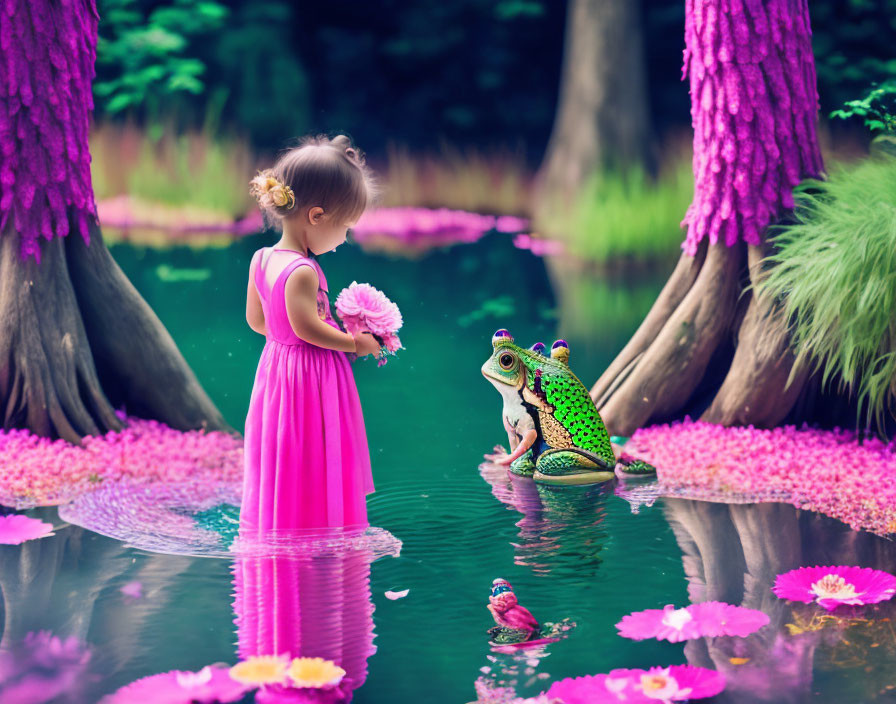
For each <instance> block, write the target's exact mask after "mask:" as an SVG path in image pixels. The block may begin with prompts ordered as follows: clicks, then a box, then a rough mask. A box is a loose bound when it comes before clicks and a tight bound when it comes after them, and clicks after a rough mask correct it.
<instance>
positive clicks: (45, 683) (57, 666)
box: [0, 509, 189, 703]
mask: <svg viewBox="0 0 896 704" xmlns="http://www.w3.org/2000/svg"><path fill="white" fill-rule="evenodd" d="M54 514H55V512H54V511H53V510H52V509H44V510H41V511H40V512H39V517H40V518H41V519H42V520H44V521H47V522H49V523H52V524H54V525H55V526H57V527H56V531H55V535H50V536H48V537H46V538H41V539H39V540H30V541H28V542H25V543H23V544H21V545H3V546H0V590H2V597H3V598H2V610H0V614H2V628H3V631H2V633H3V636H2V640H0V701H2V702H7V701H8V702H13V701H20V702H32V703H37V702H45V701H50V700H52V701H58V702H74V703H80V702H86V701H96V699H97V698H98V697H97V696H96V694H97V689H100V690H103V689H104V688H105V687H106V685H105V683H104V681H101V679H100V675H98V674H94V673H102V678H104V679H113V678H115V677H116V676H118V675H119V673H121V672H123V671H125V670H126V669H128V668H129V667H132V666H133V665H134V663H135V662H139V661H141V660H142V659H143V658H144V657H145V656H146V655H147V651H148V650H150V649H151V647H152V644H150V643H147V642H145V641H144V640H143V639H142V638H141V635H142V633H143V631H144V629H145V628H146V626H147V624H149V623H151V622H153V621H154V620H155V619H157V618H158V617H159V614H160V612H161V611H163V610H164V609H165V608H166V607H168V606H170V598H171V593H170V586H171V584H172V583H173V582H174V581H175V579H176V578H177V576H178V575H180V574H181V573H182V572H183V571H185V570H186V568H187V567H188V564H189V561H188V560H186V559H184V558H162V557H161V556H145V557H143V558H142V559H141V560H139V561H135V560H134V558H133V556H131V555H129V554H128V553H127V552H126V551H125V550H124V548H123V547H122V545H121V544H119V543H117V542H115V541H111V540H106V539H104V538H101V537H100V536H97V535H93V534H91V533H90V532H89V531H85V530H83V529H82V528H79V527H75V526H65V525H63V526H60V521H59V519H58V518H56V516H55V515H54ZM126 582H139V583H140V584H141V585H142V586H141V588H142V591H143V594H144V596H146V597H151V598H141V599H139V600H134V599H129V598H126V597H125V596H124V595H123V594H120V593H118V589H117V587H119V586H120V585H122V584H124V583H126ZM98 642H101V643H102V644H103V647H97V645H96V644H97V643H98ZM88 643H90V644H89V645H88Z"/></svg>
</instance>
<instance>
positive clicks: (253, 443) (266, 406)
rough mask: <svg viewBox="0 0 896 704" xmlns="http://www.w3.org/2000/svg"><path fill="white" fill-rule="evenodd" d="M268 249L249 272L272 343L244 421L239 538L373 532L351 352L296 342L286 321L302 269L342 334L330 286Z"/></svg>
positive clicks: (294, 256)
mask: <svg viewBox="0 0 896 704" xmlns="http://www.w3.org/2000/svg"><path fill="white" fill-rule="evenodd" d="M270 249H271V248H269V247H265V248H264V249H261V250H259V251H257V252H256V253H255V255H254V257H253V259H252V265H251V267H250V268H254V271H255V275H254V282H255V287H256V288H257V290H258V294H259V298H260V299H261V306H262V309H263V310H264V319H265V325H266V327H267V342H266V343H265V346H264V350H263V351H262V353H261V359H260V360H259V362H258V370H257V371H256V373H255V384H254V386H253V388H252V396H251V399H250V401H249V412H248V414H247V415H246V430H245V434H244V472H243V500H242V506H241V509H240V535H241V536H244V537H246V538H256V537H261V536H260V535H259V534H262V533H263V532H265V531H269V530H272V529H274V530H281V529H298V528H320V527H325V526H340V527H344V526H361V525H366V524H367V505H366V495H367V494H369V493H371V492H372V491H373V477H372V476H371V473H370V453H369V451H368V449H367V435H366V433H365V431H364V418H363V416H362V415H361V402H360V400H359V399H358V390H357V388H356V386H355V379H354V376H353V375H352V370H351V366H350V363H349V361H348V359H347V357H346V354H345V353H344V352H338V351H336V350H330V349H325V348H323V347H318V346H317V345H313V344H311V343H310V342H305V341H304V340H302V339H301V338H300V337H298V336H297V335H296V334H295V332H293V329H292V326H291V325H290V323H289V319H288V317H287V314H286V297H285V293H284V288H285V285H286V279H287V277H289V275H290V274H291V273H292V272H293V271H295V270H296V269H297V268H298V267H300V266H310V267H312V268H314V269H315V271H317V276H318V278H319V280H320V289H319V290H318V294H317V295H318V314H319V315H320V317H321V318H322V319H323V320H325V321H326V322H327V323H329V324H330V325H332V326H333V327H335V328H337V329H338V328H339V325H338V324H337V323H336V321H335V320H333V317H332V316H331V315H330V305H329V301H328V299H327V280H326V278H325V277H324V273H323V271H322V270H321V268H320V265H319V264H318V263H317V261H316V260H314V259H309V258H306V257H304V256H302V255H301V254H299V253H294V252H292V250H281V249H275V250H273V252H270V251H269V250H270ZM277 253H279V254H277ZM290 253H291V254H290ZM264 255H269V256H267V257H266V256H264ZM272 263H273V266H276V267H282V269H281V270H280V272H279V274H277V275H276V278H274V272H275V271H276V269H272V271H271V275H270V276H268V275H266V273H265V268H266V267H267V266H271V265H272ZM271 279H273V284H272V285H271V284H270V281H271Z"/></svg>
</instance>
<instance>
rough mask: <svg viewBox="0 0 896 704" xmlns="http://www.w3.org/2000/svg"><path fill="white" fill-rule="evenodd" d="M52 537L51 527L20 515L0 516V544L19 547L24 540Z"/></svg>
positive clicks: (35, 519)
mask: <svg viewBox="0 0 896 704" xmlns="http://www.w3.org/2000/svg"><path fill="white" fill-rule="evenodd" d="M48 535H53V526H52V525H51V524H49V523H44V522H43V521H41V520H39V519H37V518H29V517H28V516H23V515H22V514H20V513H14V514H10V515H8V516H0V544H3V545H19V544H21V543H24V542H25V541H26V540H35V539H36V538H46V537H47V536H48Z"/></svg>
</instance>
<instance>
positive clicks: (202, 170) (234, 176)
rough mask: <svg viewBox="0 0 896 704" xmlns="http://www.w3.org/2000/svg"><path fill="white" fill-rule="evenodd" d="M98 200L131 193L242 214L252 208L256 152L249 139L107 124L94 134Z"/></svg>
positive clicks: (152, 200) (170, 203) (177, 204)
mask: <svg viewBox="0 0 896 704" xmlns="http://www.w3.org/2000/svg"><path fill="white" fill-rule="evenodd" d="M90 153H91V155H92V157H93V160H92V162H91V172H92V176H93V187H94V192H95V193H96V197H97V199H103V198H109V197H112V196H116V195H125V194H126V195H129V196H131V197H133V198H135V199H137V200H140V201H144V202H149V203H159V204H163V205H166V206H172V207H190V208H193V209H198V210H202V211H208V212H211V213H216V214H219V215H222V216H225V217H227V216H229V217H234V218H235V217H240V216H242V215H244V214H245V213H246V212H247V211H248V210H249V208H251V207H252V205H253V201H252V199H251V198H250V196H249V195H248V190H247V188H248V186H247V184H248V181H249V179H250V178H251V177H252V175H253V173H254V166H255V157H254V156H253V154H252V152H251V150H250V148H249V146H248V143H247V142H246V141H245V140H242V139H239V138H235V137H221V136H213V135H212V134H210V132H208V131H191V132H185V133H180V134H178V133H176V132H174V131H173V130H166V131H164V132H163V134H162V136H161V138H160V139H158V140H153V139H151V138H150V137H149V136H148V135H147V134H146V132H145V131H144V130H142V129H141V128H139V127H136V126H134V125H119V124H103V125H99V126H97V127H96V128H95V129H94V130H93V132H92V134H91V137H90Z"/></svg>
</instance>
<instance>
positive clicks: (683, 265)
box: [591, 242, 707, 408]
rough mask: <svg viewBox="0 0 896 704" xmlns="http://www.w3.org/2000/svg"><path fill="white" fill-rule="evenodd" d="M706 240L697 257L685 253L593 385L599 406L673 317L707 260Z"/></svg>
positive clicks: (596, 402) (595, 400)
mask: <svg viewBox="0 0 896 704" xmlns="http://www.w3.org/2000/svg"><path fill="white" fill-rule="evenodd" d="M706 248H707V245H706V242H703V243H702V244H701V246H700V248H699V249H698V250H697V254H696V255H695V256H693V257H691V256H688V255H687V254H682V255H681V258H680V259H679V260H678V264H676V266H675V270H674V271H673V272H672V274H671V276H669V280H668V281H667V282H666V285H665V286H664V287H663V290H662V291H661V292H660V295H659V296H657V299H656V302H655V303H654V304H653V307H652V308H651V309H650V312H649V313H648V314H647V317H645V318H644V322H642V323H641V325H640V327H639V328H638V329H637V331H636V332H635V334H634V335H632V338H631V339H630V340H629V341H628V344H627V345H626V346H625V347H624V348H623V349H622V352H620V353H619V355H618V356H617V357H616V359H615V360H614V361H613V363H612V364H610V366H609V367H607V369H606V371H605V372H604V373H603V374H602V375H601V377H600V379H598V380H597V383H596V384H595V385H594V386H593V387H592V388H591V398H592V399H594V403H595V404H596V405H597V407H598V408H602V407H603V406H604V404H605V403H606V402H607V400H608V397H609V396H610V395H611V394H612V393H613V391H614V389H616V388H618V387H619V385H620V383H621V382H622V381H624V377H625V376H627V374H626V371H628V372H629V373H630V372H631V371H633V368H634V367H633V364H632V363H633V362H635V360H637V359H639V358H640V357H641V356H643V353H644V351H645V350H646V349H647V348H648V347H649V346H650V344H651V343H652V342H653V341H654V340H655V339H656V336H657V335H658V334H659V332H660V330H662V328H663V326H664V325H665V324H666V322H667V321H668V320H669V317H670V316H671V315H672V313H673V312H674V311H675V309H676V308H677V307H678V305H679V304H680V303H681V301H682V300H683V299H684V297H685V296H686V295H687V293H688V291H690V290H691V286H693V285H694V281H696V279H697V275H698V274H699V273H700V268H701V267H702V266H703V261H704V259H705V258H706Z"/></svg>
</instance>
